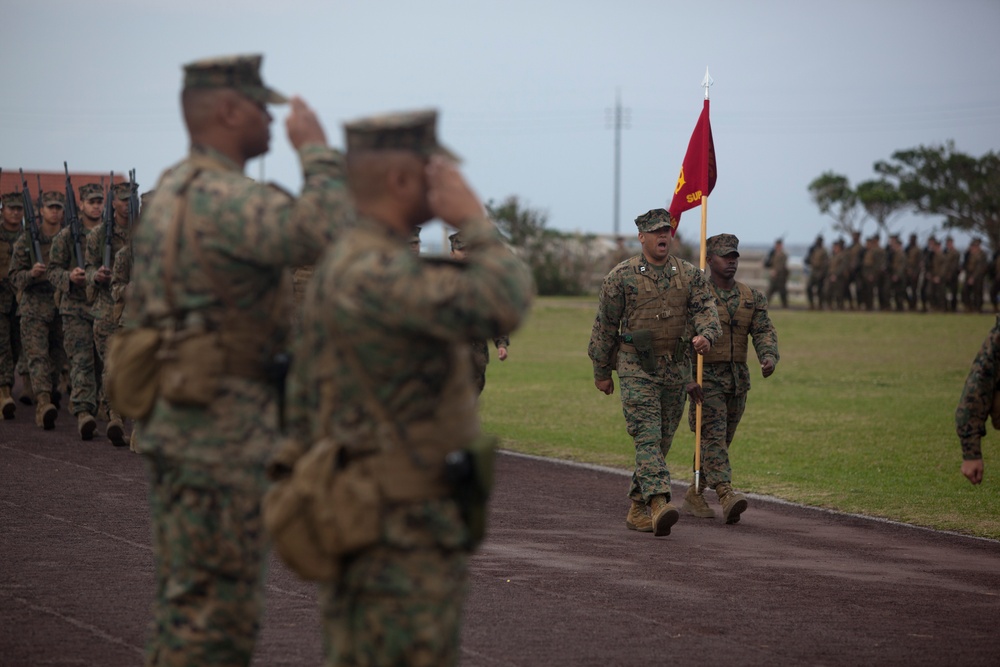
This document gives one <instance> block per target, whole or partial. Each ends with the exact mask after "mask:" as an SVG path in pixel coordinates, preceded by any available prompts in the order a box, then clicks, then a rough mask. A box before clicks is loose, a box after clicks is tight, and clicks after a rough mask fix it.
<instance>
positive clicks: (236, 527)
mask: <svg viewBox="0 0 1000 667" xmlns="http://www.w3.org/2000/svg"><path fill="white" fill-rule="evenodd" d="M299 157H300V160H301V163H302V168H303V189H302V194H301V197H300V198H299V199H297V200H296V199H295V198H293V197H292V196H291V195H290V194H288V193H287V192H284V191H283V190H281V189H279V188H276V187H274V186H270V185H265V184H262V183H257V182H255V181H253V180H252V179H250V178H248V177H246V176H245V175H244V174H243V171H242V170H241V169H240V167H239V166H238V165H237V164H235V163H233V162H232V161H231V160H229V159H228V158H226V157H224V156H223V155H222V154H221V153H219V152H217V151H215V150H213V149H210V148H205V147H200V146H195V147H193V148H192V149H191V153H190V154H189V155H188V157H187V158H186V159H185V160H183V161H182V162H180V163H178V164H177V165H175V166H174V167H172V168H171V169H169V170H167V171H166V172H165V173H164V174H163V175H162V176H161V178H160V181H159V184H158V185H157V189H156V196H155V197H154V198H153V200H152V201H151V202H150V203H149V205H148V207H147V208H146V210H144V211H143V214H142V224H141V225H139V226H137V227H136V234H135V239H134V246H133V253H134V266H133V271H132V283H131V290H132V292H131V294H130V295H129V297H128V298H129V306H128V308H127V309H126V311H127V317H126V320H125V327H126V328H131V327H151V328H156V329H159V330H160V331H163V332H168V331H171V330H173V329H181V330H184V329H191V330H195V331H198V330H202V329H208V330H213V329H226V327H227V325H228V322H229V320H230V318H231V317H232V311H231V309H230V308H229V307H228V306H227V305H226V302H227V300H230V301H231V302H232V303H233V305H234V306H235V308H236V309H237V310H238V316H239V318H240V319H239V321H240V322H241V323H242V324H243V325H244V327H243V328H245V329H246V331H245V332H244V331H237V332H230V333H233V334H234V335H235V334H239V333H247V334H250V335H254V334H256V335H260V334H261V332H263V335H265V336H267V338H268V340H267V341H266V343H262V342H261V341H260V340H259V339H251V340H252V341H253V344H252V345H248V346H243V347H241V346H239V345H238V344H236V343H234V344H232V345H231V346H230V347H228V348H226V352H227V354H234V355H236V354H239V355H241V357H242V358H244V359H246V360H247V363H251V360H252V362H253V363H255V364H258V365H261V366H263V365H264V364H265V363H267V362H268V361H270V359H271V358H272V356H271V353H272V352H277V351H279V350H283V349H285V345H286V341H285V339H284V335H285V333H286V332H287V327H288V324H289V318H288V316H289V313H290V311H289V310H288V309H287V308H286V309H284V310H282V308H280V306H282V305H283V306H286V307H287V306H290V304H289V303H287V301H289V300H290V297H289V295H287V294H286V293H285V292H284V291H282V290H283V287H286V285H283V281H282V276H283V275H285V272H286V270H287V269H288V268H290V267H292V266H299V265H304V264H309V263H312V262H314V261H315V260H316V258H317V256H318V255H319V254H320V253H321V252H322V251H323V249H324V248H325V247H326V245H327V243H328V242H329V239H330V238H331V237H332V234H333V232H334V228H335V227H336V225H337V224H342V223H343V222H344V221H345V220H347V219H349V217H350V215H351V208H350V205H349V202H348V199H347V194H346V189H345V188H344V185H343V158H342V156H341V155H340V154H339V153H337V152H336V151H334V150H333V149H329V148H326V147H322V146H318V145H308V146H305V147H303V148H302V149H301V150H300V151H299ZM185 187H186V192H183V193H182V190H184V189H185ZM180 206H184V209H183V211H184V215H183V216H180V215H178V216H176V217H177V218H183V222H182V227H181V233H179V235H178V236H179V238H178V241H177V247H178V254H177V261H176V265H175V267H174V279H173V282H172V284H171V286H172V293H173V295H174V297H175V299H176V307H177V310H172V309H171V307H170V305H169V304H168V297H167V289H166V263H165V258H166V256H167V252H166V249H167V247H168V242H167V238H168V235H169V233H170V228H171V227H172V224H173V221H174V219H175V213H176V212H177V209H178V207H180ZM192 239H197V241H198V246H197V247H195V246H194V245H193V243H192ZM282 302H285V303H282ZM236 340H239V339H236ZM269 345H271V346H273V349H270V350H269V349H267V348H268V346H269ZM218 380H219V384H218V388H217V392H216V398H215V400H214V402H212V403H211V404H210V405H209V406H207V407H184V406H179V405H172V404H170V403H169V402H167V401H166V400H165V399H164V398H163V397H162V396H161V397H159V398H158V399H157V401H156V404H155V405H154V407H153V410H152V412H151V413H150V415H149V417H148V418H147V419H146V421H144V422H142V423H141V424H140V425H139V428H140V429H141V431H142V437H141V438H140V439H139V443H138V445H137V446H136V450H137V451H138V452H139V453H140V454H142V455H144V456H145V457H146V460H147V467H148V468H149V470H150V474H151V477H152V480H153V483H154V487H155V486H156V484H157V483H158V482H157V480H158V479H159V476H160V474H161V472H160V471H163V470H167V471H172V472H171V475H176V479H177V480H178V481H177V487H176V488H174V489H173V490H172V491H170V492H169V493H168V494H167V495H166V498H167V500H169V501H171V502H164V503H160V502H157V500H156V497H155V496H154V498H153V502H152V506H151V509H152V513H153V526H154V531H155V532H156V534H157V535H164V534H166V535H169V534H170V532H171V531H174V530H176V531H178V532H185V533H187V532H190V533H191V534H194V535H202V536H203V538H199V539H192V540H189V541H175V540H171V539H165V540H163V541H158V543H157V550H156V554H155V556H156V562H157V568H158V572H160V573H161V578H160V579H159V581H158V584H157V585H158V591H159V594H158V596H157V600H156V609H157V610H158V611H157V618H158V619H171V620H170V622H168V623H158V624H157V626H156V628H155V629H154V636H153V639H152V642H151V645H150V653H149V656H148V659H149V662H150V664H159V663H158V662H157V656H158V655H160V654H161V652H163V653H164V654H170V652H171V651H173V650H174V649H173V647H176V646H177V645H178V644H179V643H181V642H183V643H184V645H185V646H186V647H188V648H187V650H190V651H191V652H192V653H194V654H199V653H202V654H207V653H211V652H212V651H215V652H214V653H213V654H212V655H213V661H214V662H199V661H198V660H197V659H195V660H193V661H192V662H191V663H190V664H226V665H229V664H246V662H247V660H246V659H245V658H246V656H247V655H249V650H250V648H252V646H253V643H254V641H255V635H256V627H257V620H256V619H257V616H258V614H259V610H260V595H261V590H260V587H261V585H262V582H261V579H260V570H259V568H258V567H257V563H259V562H260V561H261V559H262V558H263V557H264V554H263V545H262V542H261V539H260V534H259V533H260V529H259V525H258V522H257V520H256V518H254V520H253V521H247V522H236V523H232V522H231V515H230V514H227V513H226V510H225V507H223V506H220V505H219V504H218V503H217V502H213V501H210V499H211V498H217V497H219V496H220V494H221V495H224V496H225V497H226V498H228V499H230V500H231V502H232V503H233V508H234V509H233V511H234V512H237V515H238V516H243V517H256V516H257V514H258V513H259V503H260V499H261V496H262V495H263V492H264V481H263V467H264V464H265V461H266V460H267V458H268V456H269V455H270V454H271V451H272V448H273V447H274V445H275V442H276V440H277V439H278V435H279V431H278V414H277V390H276V388H275V386H274V385H272V384H269V383H267V382H266V381H264V379H263V378H260V379H251V378H249V377H239V376H236V375H229V374H223V375H222V377H220V378H219V379H218ZM189 479H194V480H203V481H201V482H188V481H187V480H189ZM223 491H224V493H222V492H223ZM199 497H200V499H199ZM184 498H191V499H192V502H193V503H194V505H193V506H192V505H188V504H187V503H186V502H181V500H182V499H184ZM221 524H225V527H224V528H225V532H226V533H228V534H230V535H231V536H232V537H231V539H220V537H219V534H216V533H215V532H214V531H215V529H216V527H218V526H220V525H221ZM220 548H224V549H231V550H232V552H233V554H232V555H231V558H230V559H227V561H226V562H227V563H232V561H236V560H242V561H245V562H244V563H243V564H240V565H236V564H235V563H233V565H234V566H235V567H239V568H240V569H239V574H238V581H239V585H236V586H234V585H232V583H233V582H232V581H228V579H229V576H230V574H231V573H230V572H228V571H218V570H217V569H216V567H217V564H218V558H219V549H220ZM181 561H183V562H185V563H187V566H188V567H189V568H190V570H191V573H189V574H185V575H184V576H185V577H189V578H190V577H194V578H195V579H197V580H200V581H211V582H213V583H214V587H213V586H197V587H196V588H195V592H196V593H198V596H199V597H198V598H197V599H191V598H190V597H188V598H185V597H184V596H176V595H173V593H172V589H171V587H170V581H169V580H166V581H165V580H163V579H162V576H166V573H167V572H168V571H170V570H171V564H174V563H178V562H181ZM206 609H212V610H213V613H212V615H210V616H208V617H206V616H204V614H203V612H204V610H206ZM179 617H183V618H185V619H187V621H186V622H181V621H178V620H177V619H178V618H179ZM237 619H238V620H237ZM248 619H249V620H251V621H252V622H250V623H248ZM220 635H227V637H228V640H227V642H228V643H227V646H230V647H232V651H231V652H229V651H228V649H226V650H223V648H218V650H216V649H214V648H213V646H216V644H215V641H216V638H217V637H218V636H220ZM181 664H185V663H181Z"/></svg>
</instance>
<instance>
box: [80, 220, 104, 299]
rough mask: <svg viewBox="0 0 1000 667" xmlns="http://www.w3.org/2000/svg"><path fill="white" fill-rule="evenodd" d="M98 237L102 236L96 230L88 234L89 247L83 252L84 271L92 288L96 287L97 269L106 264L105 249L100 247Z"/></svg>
mask: <svg viewBox="0 0 1000 667" xmlns="http://www.w3.org/2000/svg"><path fill="white" fill-rule="evenodd" d="M98 236H100V234H98V232H97V230H96V229H95V230H93V231H92V232H91V233H89V234H87V246H86V248H84V251H83V256H84V266H83V270H84V271H85V272H86V274H87V285H88V286H90V287H93V286H94V274H95V273H97V269H99V268H101V264H103V263H104V255H103V252H102V251H103V248H101V247H100V246H99V245H98V241H97V237H98Z"/></svg>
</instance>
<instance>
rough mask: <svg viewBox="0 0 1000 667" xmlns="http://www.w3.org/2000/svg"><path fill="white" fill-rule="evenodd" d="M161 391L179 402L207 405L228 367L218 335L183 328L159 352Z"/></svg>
mask: <svg viewBox="0 0 1000 667" xmlns="http://www.w3.org/2000/svg"><path fill="white" fill-rule="evenodd" d="M159 359H160V364H161V369H160V393H161V395H162V396H163V398H165V399H166V400H167V401H169V402H170V403H171V404H173V405H176V406H184V407H206V406H208V405H209V404H210V403H211V402H212V401H213V400H215V396H216V394H217V393H218V389H219V378H220V377H221V376H222V375H223V372H224V369H225V350H224V349H223V347H222V345H221V344H220V340H219V335H218V334H217V333H214V332H211V333H206V332H202V331H197V332H186V331H181V332H178V333H175V334H173V335H172V336H171V337H170V338H168V339H166V341H165V344H164V346H163V348H162V350H161V352H160V357H159Z"/></svg>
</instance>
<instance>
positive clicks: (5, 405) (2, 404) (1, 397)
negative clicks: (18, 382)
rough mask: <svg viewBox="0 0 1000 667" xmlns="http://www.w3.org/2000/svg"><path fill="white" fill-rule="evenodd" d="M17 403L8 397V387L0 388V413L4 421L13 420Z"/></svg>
mask: <svg viewBox="0 0 1000 667" xmlns="http://www.w3.org/2000/svg"><path fill="white" fill-rule="evenodd" d="M16 408H17V403H15V402H14V399H13V398H11V397H10V387H0V412H2V413H3V418H4V419H13V418H14V410H15V409H16Z"/></svg>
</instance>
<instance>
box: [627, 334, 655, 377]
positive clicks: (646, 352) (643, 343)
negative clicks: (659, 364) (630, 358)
mask: <svg viewBox="0 0 1000 667" xmlns="http://www.w3.org/2000/svg"><path fill="white" fill-rule="evenodd" d="M632 345H634V346H635V351H636V354H637V355H638V356H639V365H640V366H642V370H644V371H645V372H647V373H649V374H650V375H652V374H654V373H656V356H655V355H654V354H653V330H652V329H637V330H635V331H633V332H632Z"/></svg>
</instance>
